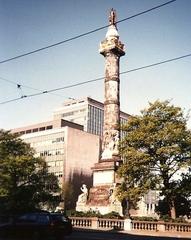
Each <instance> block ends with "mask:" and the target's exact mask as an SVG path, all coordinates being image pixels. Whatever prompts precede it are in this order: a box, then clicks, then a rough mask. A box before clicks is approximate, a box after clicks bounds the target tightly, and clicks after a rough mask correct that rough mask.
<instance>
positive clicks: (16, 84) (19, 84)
mask: <svg viewBox="0 0 191 240" xmlns="http://www.w3.org/2000/svg"><path fill="white" fill-rule="evenodd" d="M0 80H3V81H5V82H9V83H11V84H13V85H15V86H16V87H17V88H18V86H20V87H24V88H28V89H31V90H35V91H41V92H43V91H44V90H42V89H38V88H33V87H30V86H27V85H23V84H21V83H17V82H14V81H12V80H9V79H6V78H3V77H0ZM50 94H52V95H54V96H59V97H63V96H61V95H59V94H55V93H50ZM22 97H25V95H23V96H22Z"/></svg>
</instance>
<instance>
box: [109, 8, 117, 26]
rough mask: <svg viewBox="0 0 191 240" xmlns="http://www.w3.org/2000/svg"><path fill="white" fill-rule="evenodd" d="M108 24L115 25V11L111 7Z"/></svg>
mask: <svg viewBox="0 0 191 240" xmlns="http://www.w3.org/2000/svg"><path fill="white" fill-rule="evenodd" d="M109 24H110V25H115V26H116V11H115V10H114V9H113V8H112V9H111V11H110V13H109Z"/></svg>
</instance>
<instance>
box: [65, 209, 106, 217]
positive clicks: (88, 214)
mask: <svg viewBox="0 0 191 240" xmlns="http://www.w3.org/2000/svg"><path fill="white" fill-rule="evenodd" d="M67 214H69V215H68V216H71V217H101V214H100V213H99V212H98V211H93V210H90V211H87V212H78V211H76V210H73V211H70V212H69V211H68V212H67Z"/></svg>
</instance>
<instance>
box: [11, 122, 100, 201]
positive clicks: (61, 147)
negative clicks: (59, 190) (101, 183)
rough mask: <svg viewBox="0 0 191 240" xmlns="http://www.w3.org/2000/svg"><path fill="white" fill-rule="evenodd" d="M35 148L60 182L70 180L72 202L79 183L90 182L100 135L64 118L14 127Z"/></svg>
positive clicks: (96, 158) (61, 184) (78, 188)
mask: <svg viewBox="0 0 191 240" xmlns="http://www.w3.org/2000/svg"><path fill="white" fill-rule="evenodd" d="M12 132H14V133H19V134H21V136H20V138H21V139H23V140H24V141H25V142H26V143H29V144H30V146H31V147H32V148H34V149H35V152H36V153H35V154H36V156H41V157H43V158H44V159H45V161H46V162H47V165H48V168H49V172H51V173H54V174H55V175H56V176H57V178H58V180H59V184H60V186H61V187H62V186H64V183H69V184H70V186H71V187H72V188H73V190H74V195H73V202H72V204H74V205H75V202H76V199H77V196H78V194H79V192H80V186H81V185H82V184H83V183H86V184H87V186H91V185H92V170H91V167H92V166H93V165H94V163H96V162H97V161H98V159H99V154H100V137H99V136H97V135H93V134H90V133H87V132H84V131H83V126H81V125H79V124H75V123H71V122H68V121H65V120H62V119H60V120H54V121H49V122H43V123H39V124H35V125H30V126H27V127H23V128H18V129H13V130H12Z"/></svg>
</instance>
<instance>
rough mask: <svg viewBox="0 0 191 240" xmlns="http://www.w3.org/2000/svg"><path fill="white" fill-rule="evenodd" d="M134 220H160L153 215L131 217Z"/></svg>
mask: <svg viewBox="0 0 191 240" xmlns="http://www.w3.org/2000/svg"><path fill="white" fill-rule="evenodd" d="M131 219H132V220H137V221H149V222H157V221H158V220H157V219H156V218H153V217H138V216H135V217H131Z"/></svg>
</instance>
